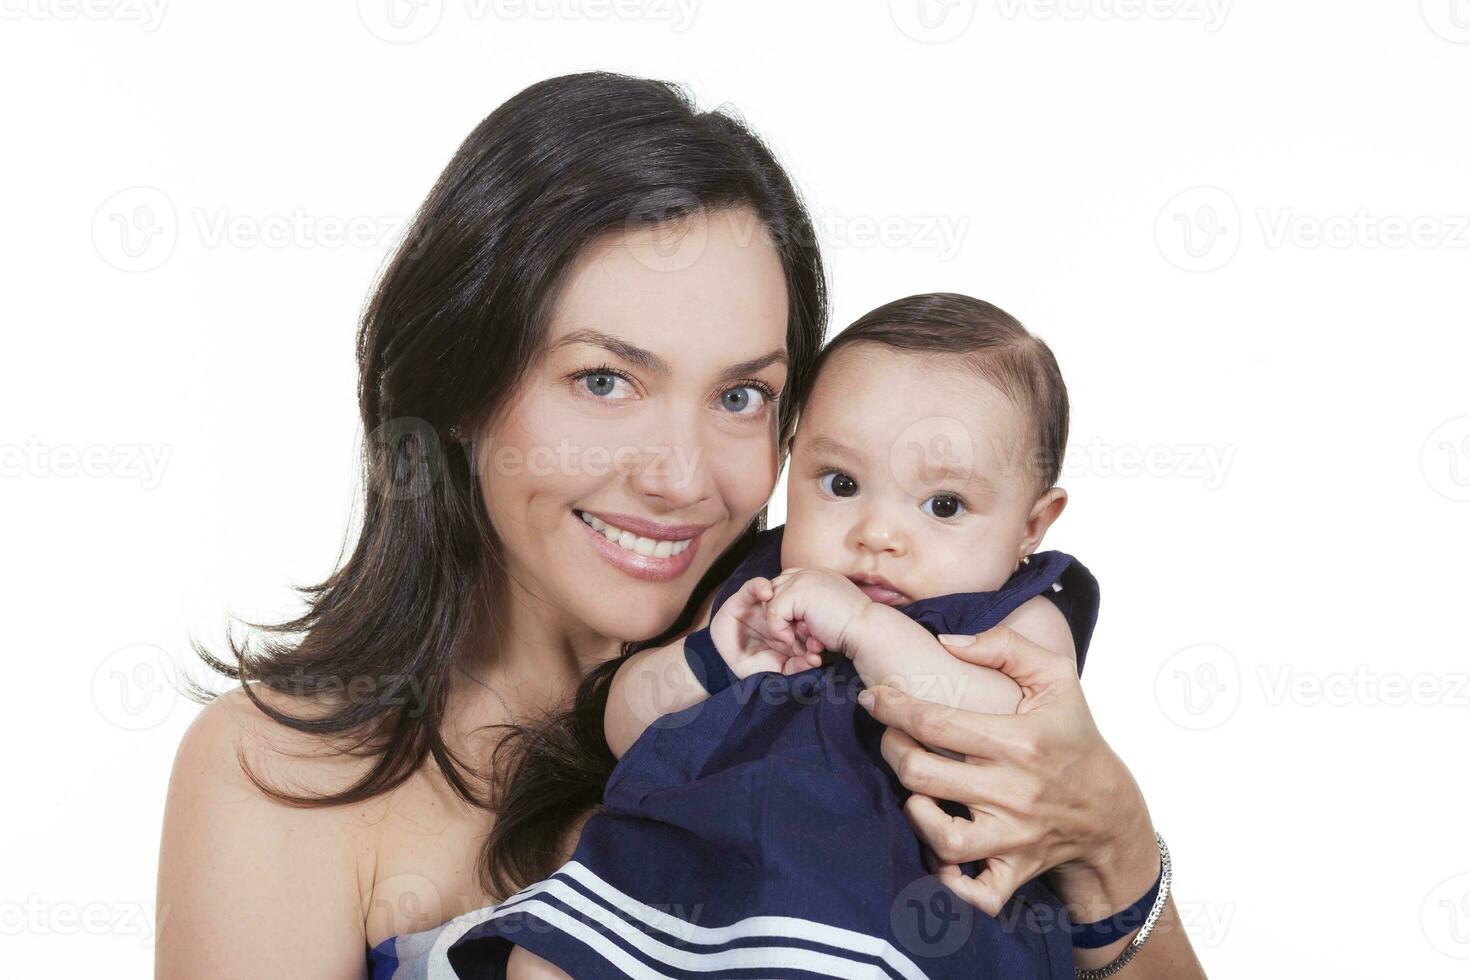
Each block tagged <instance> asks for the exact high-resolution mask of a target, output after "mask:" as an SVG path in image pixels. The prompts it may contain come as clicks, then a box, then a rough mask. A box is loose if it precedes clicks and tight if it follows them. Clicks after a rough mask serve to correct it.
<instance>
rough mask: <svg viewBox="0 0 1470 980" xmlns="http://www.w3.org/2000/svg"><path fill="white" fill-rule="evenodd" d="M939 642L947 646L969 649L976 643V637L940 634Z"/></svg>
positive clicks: (963, 634) (961, 634)
mask: <svg viewBox="0 0 1470 980" xmlns="http://www.w3.org/2000/svg"><path fill="white" fill-rule="evenodd" d="M938 639H939V642H940V643H943V644H944V645H945V646H951V647H967V646H969V645H970V644H971V643H974V642H975V637H974V636H973V635H971V634H969V633H940V634H939V637H938Z"/></svg>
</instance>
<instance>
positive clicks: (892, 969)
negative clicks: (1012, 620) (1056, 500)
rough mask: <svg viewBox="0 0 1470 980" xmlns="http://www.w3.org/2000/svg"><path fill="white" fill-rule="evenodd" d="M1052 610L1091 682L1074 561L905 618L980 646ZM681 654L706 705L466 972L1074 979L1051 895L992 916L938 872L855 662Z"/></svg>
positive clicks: (640, 758)
mask: <svg viewBox="0 0 1470 980" xmlns="http://www.w3.org/2000/svg"><path fill="white" fill-rule="evenodd" d="M782 530H783V529H782V528H774V529H772V530H769V531H766V532H763V533H762V534H761V535H759V536H758V537H757V538H756V541H755V544H754V546H753V548H752V550H751V552H750V554H749V555H748V557H747V558H746V559H745V560H744V561H743V562H742V563H741V565H740V566H739V567H738V568H737V569H736V571H735V573H734V574H733V575H732V576H731V577H730V579H729V580H728V581H727V582H726V583H725V584H724V585H723V586H722V587H721V589H720V591H719V593H718V594H717V596H716V599H715V606H714V608H715V609H716V610H718V608H719V607H720V605H722V604H723V603H724V602H725V601H726V600H727V599H728V598H729V597H730V596H731V595H733V594H734V593H735V592H736V591H737V590H738V589H739V588H740V586H741V585H742V584H744V583H745V582H746V581H747V580H748V579H750V578H752V577H753V576H757V575H760V576H765V577H767V578H773V577H775V576H776V575H777V574H779V573H780V571H781V561H780V558H781V534H782ZM1038 595H1044V596H1046V597H1047V598H1048V599H1050V600H1051V601H1052V602H1054V603H1056V605H1057V606H1058V608H1059V609H1060V610H1061V612H1062V613H1063V614H1064V615H1065V617H1066V619H1067V621H1068V623H1069V624H1070V625H1071V628H1072V635H1073V639H1074V642H1075V644H1076V649H1077V666H1078V670H1079V671H1080V670H1081V668H1082V664H1083V661H1084V659H1085V656H1086V652H1087V646H1088V642H1089V641H1090V639H1091V637H1092V629H1093V625H1094V623H1095V622H1096V619H1097V608H1098V589H1097V582H1096V580H1095V579H1094V578H1093V577H1092V575H1091V573H1089V572H1088V571H1087V569H1086V568H1085V567H1083V565H1082V564H1081V563H1080V562H1078V561H1076V560H1075V559H1073V558H1071V557H1070V556H1068V555H1065V554H1062V553H1061V552H1057V551H1046V552H1041V553H1039V554H1036V555H1033V556H1032V557H1031V561H1030V563H1029V564H1027V565H1023V566H1021V567H1020V568H1019V569H1018V570H1017V571H1016V573H1015V574H1014V575H1012V576H1011V578H1010V579H1009V580H1008V581H1007V582H1006V583H1005V585H1004V586H1002V587H1001V588H1000V589H998V590H996V591H994V592H972V593H963V594H956V595H948V596H939V597H935V598H931V599H921V600H919V601H917V602H913V603H910V604H909V605H907V606H903V607H900V611H902V612H903V613H905V614H906V615H908V616H910V617H912V618H913V619H915V620H917V621H918V622H920V623H921V624H923V625H924V626H925V627H926V628H928V629H929V630H930V631H931V632H934V633H961V634H967V633H978V632H981V631H983V630H986V629H989V628H990V627H992V626H994V625H996V624H997V623H999V622H1000V621H1001V620H1003V619H1004V618H1005V617H1006V616H1007V615H1009V614H1010V613H1011V612H1013V611H1014V610H1016V609H1017V608H1018V607H1019V606H1020V605H1021V604H1022V603H1024V602H1026V601H1027V600H1028V599H1031V598H1034V597H1035V596H1038ZM685 651H686V657H687V658H688V660H689V663H690V665H691V667H693V668H694V670H695V673H696V676H698V677H699V678H700V679H701V682H702V683H704V684H705V686H706V688H707V689H709V690H710V691H711V695H710V697H709V698H708V699H707V700H705V701H702V702H700V703H698V704H695V705H692V706H691V707H689V708H687V709H685V710H683V711H679V712H675V713H673V714H668V715H664V716H662V717H661V718H659V719H658V720H656V721H655V722H654V723H653V724H652V725H650V726H649V727H648V728H647V729H646V730H645V731H644V733H643V734H642V736H640V737H639V739H638V740H637V741H636V742H635V743H634V744H633V746H632V747H631V748H629V750H628V751H627V752H626V753H625V754H624V755H623V757H622V759H620V760H619V762H618V765H617V767H616V769H615V770H614V771H613V774H612V777H611V778H610V779H609V781H608V784H607V788H606V791H605V793H604V797H603V804H604V810H603V811H601V812H599V813H597V814H596V815H594V816H593V817H592V818H591V819H589V820H588V821H587V823H586V824H585V826H584V827H583V830H582V835H581V839H580V841H579V843H578V846H577V849H576V851H575V852H574V854H573V856H572V859H571V860H570V861H569V862H567V864H565V865H563V866H562V867H561V868H560V869H559V870H558V871H557V872H556V874H555V875H553V876H552V877H551V878H548V879H547V880H545V881H542V882H538V883H536V884H534V885H531V886H529V887H527V888H525V889H523V890H522V891H520V892H517V893H516V894H515V895H512V896H510V897H509V898H507V899H506V900H505V901H504V902H502V903H500V905H498V906H496V907H495V908H494V909H493V910H485V911H484V914H483V920H482V921H478V922H476V923H475V924H474V925H472V926H470V927H469V928H468V929H465V930H464V931H463V933H462V935H460V936H459V938H458V939H457V940H456V941H454V943H453V945H450V946H449V947H448V949H447V956H448V960H449V963H450V964H452V965H453V968H454V970H455V972H456V973H457V975H458V976H460V977H481V976H487V975H493V974H491V973H490V972H489V971H490V970H491V969H492V965H493V964H496V963H500V962H503V959H504V948H505V942H506V941H507V940H509V941H510V942H514V943H517V944H520V945H523V946H525V947H527V948H528V949H529V950H531V951H532V952H534V953H536V954H537V955H539V956H541V957H543V958H545V959H547V960H549V961H551V962H553V963H555V964H557V965H558V966H560V967H561V968H562V969H563V970H566V971H567V972H568V973H570V974H571V975H572V976H573V977H577V978H579V980H581V978H584V977H617V976H632V977H646V978H664V977H676V978H686V977H699V978H722V980H735V978H756V977H761V978H771V977H779V978H810V977H843V978H858V977H864V978H866V977H872V978H888V977H904V978H910V980H918V978H923V977H928V978H933V980H942V978H943V980H948V978H956V980H957V978H966V980H972V978H976V977H997V978H1007V980H1025V978H1068V980H1070V978H1071V977H1072V976H1073V966H1072V946H1071V940H1070V936H1069V934H1068V931H1067V920H1066V917H1065V913H1064V912H1063V910H1062V908H1061V904H1060V902H1059V901H1058V900H1057V898H1056V896H1055V895H1054V894H1053V893H1052V891H1051V890H1050V889H1049V888H1048V887H1047V885H1046V884H1045V882H1044V881H1043V880H1042V879H1040V878H1038V879H1035V880H1033V881H1031V882H1029V883H1027V884H1026V885H1024V886H1022V887H1021V889H1020V890H1019V891H1018V892H1017V893H1016V895H1015V897H1014V898H1013V899H1012V900H1011V901H1010V902H1009V903H1008V904H1007V906H1006V907H1005V908H1004V909H1003V910H1002V912H1001V915H1000V916H998V917H991V916H989V915H987V914H985V913H984V912H982V911H980V910H978V909H975V908H974V907H973V906H971V905H969V904H967V903H965V902H964V901H962V900H961V899H959V898H958V896H956V895H955V894H954V893H953V892H951V891H950V890H949V889H948V888H946V887H945V886H944V885H943V884H941V883H940V882H939V879H937V878H936V877H934V876H933V875H930V874H929V873H928V871H927V870H926V869H925V867H924V863H923V859H922V856H921V852H920V845H919V841H918V838H917V837H916V836H915V834H914V831H913V828H912V826H911V825H910V824H909V822H908V820H907V818H906V817H905V816H904V814H903V802H904V800H905V799H906V798H907V797H908V795H909V793H908V791H907V790H906V789H905V788H904V787H903V786H902V784H900V783H899V782H898V779H897V778H896V777H895V776H894V774H893V772H892V770H891V769H890V768H889V767H888V765H887V763H886V762H884V760H883V758H882V755H881V753H880V741H881V739H882V736H883V731H884V727H883V725H882V724H881V723H879V722H878V721H876V720H875V719H873V718H872V716H871V715H870V714H869V713H868V712H867V711H866V710H865V709H864V708H862V707H861V706H860V705H859V704H858V703H857V700H856V698H857V694H858V692H859V691H861V690H862V689H863V683H862V680H861V678H860V677H859V676H858V674H857V671H856V669H855V668H854V667H853V665H852V661H851V660H850V659H849V658H847V657H845V656H838V657H835V658H833V659H832V662H831V663H828V664H825V665H824V666H821V667H814V668H810V669H808V670H805V671H802V672H801V673H797V674H792V675H790V676H785V675H782V674H778V673H774V672H764V673H759V674H755V675H752V676H750V677H747V678H745V679H743V680H738V679H735V678H734V677H733V676H732V675H731V674H730V672H729V670H728V668H727V667H726V666H725V664H724V661H723V660H722V659H721V658H720V657H719V655H718V653H717V652H716V651H715V649H714V646H713V644H712V643H711V642H710V640H709V631H708V629H707V628H706V629H703V630H699V631H697V632H695V633H693V634H691V635H690V636H689V637H687V638H686V640H685ZM946 809H950V811H951V812H953V813H957V814H962V813H964V812H965V811H963V810H962V809H960V808H958V807H955V806H953V805H951V806H948V807H946ZM966 870H967V872H968V873H971V874H973V873H975V872H976V871H977V870H978V868H977V867H975V866H971V867H968V868H967V869H966ZM477 918H478V916H477Z"/></svg>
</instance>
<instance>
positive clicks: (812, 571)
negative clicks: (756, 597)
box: [766, 568, 873, 653]
mask: <svg viewBox="0 0 1470 980" xmlns="http://www.w3.org/2000/svg"><path fill="white" fill-rule="evenodd" d="M772 585H773V586H774V590H775V595H773V596H772V597H771V599H770V601H768V602H767V603H766V619H767V621H768V623H769V626H768V632H769V633H770V634H771V635H773V636H775V637H776V638H777V639H779V640H783V641H785V642H786V643H788V644H794V643H796V642H798V641H802V640H804V641H805V642H806V644H807V648H808V649H812V648H813V644H814V643H815V644H817V645H818V646H817V648H818V649H821V648H825V649H827V650H840V651H842V652H844V653H850V652H851V651H849V650H848V641H849V638H850V637H849V630H850V629H851V627H852V625H853V623H855V622H856V621H857V619H858V617H859V616H861V615H862V614H863V612H864V610H866V609H867V608H868V607H869V606H871V605H872V604H873V600H872V599H869V598H868V597H867V596H866V595H864V594H863V591H862V589H859V588H858V587H857V586H856V585H854V584H853V583H852V581H851V580H850V579H848V578H847V577H846V576H843V575H839V574H838V573H836V572H834V571H831V570H830V569H825V568H788V569H786V570H785V571H783V572H782V573H781V574H780V575H777V576H776V579H775V581H774V582H772Z"/></svg>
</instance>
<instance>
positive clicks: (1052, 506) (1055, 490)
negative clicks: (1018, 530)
mask: <svg viewBox="0 0 1470 980" xmlns="http://www.w3.org/2000/svg"><path fill="white" fill-rule="evenodd" d="M1066 506H1067V491H1065V490H1063V489H1062V488H1061V487H1052V488H1051V489H1050V490H1048V491H1046V492H1045V493H1043V494H1042V495H1041V496H1039V497H1037V498H1036V503H1034V504H1032V505H1031V514H1030V515H1029V516H1028V517H1027V518H1026V530H1025V532H1024V534H1023V535H1022V537H1021V553H1022V554H1023V555H1029V554H1031V553H1032V552H1034V551H1035V550H1036V549H1037V548H1038V547H1040V546H1041V539H1042V538H1044V537H1046V532H1047V530H1048V529H1049V528H1050V527H1051V526H1052V524H1053V523H1054V522H1055V521H1056V519H1057V518H1058V517H1061V516H1062V510H1063V509H1064V508H1065V507H1066Z"/></svg>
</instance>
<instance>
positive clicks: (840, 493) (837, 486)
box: [820, 471, 858, 497]
mask: <svg viewBox="0 0 1470 980" xmlns="http://www.w3.org/2000/svg"><path fill="white" fill-rule="evenodd" d="M820 482H821V485H822V489H823V490H825V491H826V492H827V493H830V494H831V495H832V496H834V497H851V496H853V495H855V494H856V493H857V491H858V485H857V481H856V480H854V479H853V478H852V477H850V476H848V475H847V474H846V473H842V472H839V471H834V472H831V473H823V474H822V478H821V481H820Z"/></svg>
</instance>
